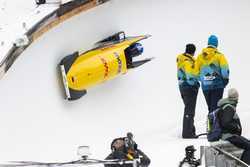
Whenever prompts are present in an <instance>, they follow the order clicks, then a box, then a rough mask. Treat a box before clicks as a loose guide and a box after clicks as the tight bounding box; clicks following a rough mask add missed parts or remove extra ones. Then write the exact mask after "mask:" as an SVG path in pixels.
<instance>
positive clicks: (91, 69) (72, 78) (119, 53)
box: [60, 32, 152, 100]
mask: <svg viewBox="0 0 250 167" xmlns="http://www.w3.org/2000/svg"><path fill="white" fill-rule="evenodd" d="M148 37H150V36H149V35H142V36H136V37H125V33H124V32H119V33H116V34H114V35H112V36H110V37H108V38H105V39H103V40H101V41H99V42H97V43H96V45H97V47H96V48H94V49H92V50H89V51H87V52H85V53H82V54H79V52H75V53H73V54H72V55H69V56H66V57H65V58H63V59H62V61H61V62H60V69H61V73H62V77H63V83H64V88H65V91H66V98H67V99H68V100H76V99H79V98H80V97H82V96H83V95H85V94H86V93H87V89H88V88H90V87H92V86H95V85H97V84H100V83H102V82H105V81H107V80H111V79H113V78H115V77H117V76H118V75H120V74H125V73H127V71H128V70H130V69H133V68H136V67H139V66H141V65H143V64H144V63H146V62H149V61H150V60H152V58H147V59H144V60H138V61H134V60H133V58H134V57H137V56H139V55H141V54H142V53H143V50H144V49H143V46H142V45H141V44H140V43H139V41H141V40H143V39H147V38H148Z"/></svg>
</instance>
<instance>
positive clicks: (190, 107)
mask: <svg viewBox="0 0 250 167" xmlns="http://www.w3.org/2000/svg"><path fill="white" fill-rule="evenodd" d="M198 90H199V88H196V87H190V88H185V89H180V92H181V97H182V100H183V102H184V105H185V108H184V116H183V124H182V126H183V127H182V137H183V138H192V137H194V136H195V135H196V134H195V126H194V116H195V107H196V100H197V94H198Z"/></svg>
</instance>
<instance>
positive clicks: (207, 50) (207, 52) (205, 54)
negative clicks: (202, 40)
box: [202, 47, 217, 59]
mask: <svg viewBox="0 0 250 167" xmlns="http://www.w3.org/2000/svg"><path fill="white" fill-rule="evenodd" d="M216 52H217V49H216V48H213V47H207V48H205V49H203V50H202V55H203V57H204V59H210V58H211V57H213V56H214V55H215V54H216Z"/></svg>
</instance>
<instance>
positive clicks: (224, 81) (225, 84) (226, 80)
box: [223, 78, 229, 87]
mask: <svg viewBox="0 0 250 167" xmlns="http://www.w3.org/2000/svg"><path fill="white" fill-rule="evenodd" d="M228 81H229V79H228V78H224V79H223V83H224V87H226V86H227V84H228Z"/></svg>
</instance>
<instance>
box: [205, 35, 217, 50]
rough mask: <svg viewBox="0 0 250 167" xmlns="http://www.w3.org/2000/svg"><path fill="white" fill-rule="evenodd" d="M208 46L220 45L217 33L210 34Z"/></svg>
mask: <svg viewBox="0 0 250 167" xmlns="http://www.w3.org/2000/svg"><path fill="white" fill-rule="evenodd" d="M207 44H208V46H212V47H215V48H217V47H218V38H217V37H216V36H215V35H210V37H209V38H208V42H207Z"/></svg>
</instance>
